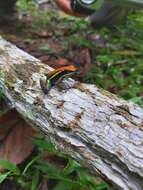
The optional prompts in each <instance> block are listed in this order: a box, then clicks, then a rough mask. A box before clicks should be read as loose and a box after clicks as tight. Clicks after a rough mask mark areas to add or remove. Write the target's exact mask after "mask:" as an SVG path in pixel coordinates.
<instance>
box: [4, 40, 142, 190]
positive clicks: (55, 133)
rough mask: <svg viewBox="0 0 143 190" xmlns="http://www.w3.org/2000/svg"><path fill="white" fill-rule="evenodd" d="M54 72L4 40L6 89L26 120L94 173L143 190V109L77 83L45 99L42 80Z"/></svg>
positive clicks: (121, 187)
mask: <svg viewBox="0 0 143 190" xmlns="http://www.w3.org/2000/svg"><path fill="white" fill-rule="evenodd" d="M49 70H51V68H50V67H48V66H47V65H44V64H42V63H41V62H40V61H39V60H37V59H36V58H34V57H32V56H30V55H29V54H27V53H25V52H23V51H22V50H20V49H18V48H17V47H15V46H14V45H12V44H10V43H8V42H6V41H5V40H3V39H0V88H1V89H2V91H3V92H4V94H5V96H6V97H7V99H9V101H10V102H11V104H12V106H13V107H15V108H16V110H17V111H18V112H19V113H20V114H21V115H22V116H23V118H25V119H26V120H27V121H28V122H29V124H31V125H35V126H37V127H39V128H40V129H41V130H42V131H43V132H44V133H45V135H46V136H48V137H50V138H51V140H52V142H53V143H55V144H56V145H57V147H58V148H60V149H62V150H63V151H64V152H65V153H66V154H68V155H70V156H72V157H73V158H74V159H75V160H77V161H78V162H80V163H81V164H83V165H84V166H86V167H87V168H88V169H89V170H90V172H92V173H93V174H96V173H98V174H100V175H101V176H103V177H105V178H107V179H108V180H110V181H112V183H113V184H114V185H115V186H116V187H117V188H118V189H124V190H128V189H132V190H142V189H143V108H141V107H139V106H137V105H135V104H133V103H129V102H127V101H124V100H122V99H120V98H118V97H117V96H115V95H113V94H111V93H109V92H106V91H104V90H102V89H99V88H97V87H96V86H95V85H88V84H81V83H78V82H75V81H73V80H72V79H71V80H69V81H68V83H69V84H70V85H71V88H70V89H68V90H66V89H65V90H64V89H62V90H61V89H57V88H53V89H52V90H51V91H50V92H49V94H48V95H44V94H43V92H42V90H41V88H40V85H39V79H40V78H41V77H43V76H44V73H47V72H48V71H49Z"/></svg>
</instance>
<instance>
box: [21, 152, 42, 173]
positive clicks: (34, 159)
mask: <svg viewBox="0 0 143 190" xmlns="http://www.w3.org/2000/svg"><path fill="white" fill-rule="evenodd" d="M38 159H39V156H36V157H35V158H33V159H32V160H31V161H30V162H28V164H27V165H26V167H25V168H24V170H23V172H22V175H25V174H26V172H27V170H28V169H29V168H30V166H31V165H32V164H33V163H34V162H36V161H37V160H38Z"/></svg>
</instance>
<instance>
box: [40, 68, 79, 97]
mask: <svg viewBox="0 0 143 190" xmlns="http://www.w3.org/2000/svg"><path fill="white" fill-rule="evenodd" d="M78 73H79V70H78V68H77V67H76V66H74V65H69V66H64V67H60V68H58V69H55V70H54V71H51V72H49V73H48V74H47V75H46V77H47V78H46V81H43V80H40V85H41V88H42V90H43V92H44V93H45V94H48V92H49V91H50V89H51V88H52V87H53V86H57V85H58V84H59V83H61V82H62V80H63V79H65V78H69V77H71V76H73V75H74V74H78Z"/></svg>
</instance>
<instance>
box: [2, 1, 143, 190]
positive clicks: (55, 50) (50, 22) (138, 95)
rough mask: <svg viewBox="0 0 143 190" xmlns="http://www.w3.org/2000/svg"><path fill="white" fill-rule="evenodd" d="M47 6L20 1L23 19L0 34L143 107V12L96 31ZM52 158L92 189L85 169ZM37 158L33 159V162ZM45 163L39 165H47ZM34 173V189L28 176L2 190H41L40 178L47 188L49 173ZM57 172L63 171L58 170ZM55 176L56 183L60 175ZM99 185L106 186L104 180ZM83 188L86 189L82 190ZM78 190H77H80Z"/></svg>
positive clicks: (55, 66) (39, 56) (80, 184)
mask: <svg viewBox="0 0 143 190" xmlns="http://www.w3.org/2000/svg"><path fill="white" fill-rule="evenodd" d="M48 6H49V9H48V12H47V11H43V8H41V10H40V9H38V8H37V7H36V6H35V5H33V3H30V2H29V3H28V4H26V3H24V0H21V1H19V4H18V7H19V11H20V15H21V16H20V21H19V22H16V23H11V24H10V25H8V24H7V23H5V24H4V25H3V26H1V28H0V35H1V36H3V37H4V38H5V39H7V40H8V41H11V42H12V43H14V44H16V45H17V46H18V47H19V48H21V49H23V50H24V51H26V52H28V53H30V54H31V55H33V56H35V57H37V58H38V59H40V60H41V61H42V62H44V63H45V64H48V65H49V66H51V67H53V68H58V67H61V66H64V65H69V64H75V65H77V64H78V65H80V66H81V73H80V75H79V77H78V80H80V81H83V82H86V83H93V84H96V85H98V86H99V87H101V88H104V89H106V90H108V91H110V92H112V93H115V94H117V95H118V96H120V97H123V98H124V99H127V100H129V101H133V102H135V103H137V104H140V105H143V13H142V12H138V13H134V14H130V15H129V16H128V18H127V20H126V21H125V22H124V23H123V24H122V25H120V26H116V27H114V28H112V29H107V28H102V29H101V30H97V29H94V28H92V27H90V26H89V24H88V23H87V21H86V20H83V19H76V18H73V17H69V16H67V15H64V14H63V13H62V12H60V11H59V10H58V9H57V8H56V7H55V6H54V7H53V5H52V7H51V4H50V5H48ZM44 9H45V8H44ZM1 104H2V102H1ZM36 144H37V146H38V147H40V149H43V152H44V154H45V149H44V148H43V147H44V145H45V144H46V142H44V143H43V141H42V142H41V141H37V142H36ZM43 144H44V145H43ZM48 146H49V147H48ZM46 147H48V148H49V150H51V145H49V144H46ZM46 151H47V150H46ZM54 151H55V150H54V149H53V152H54ZM43 152H42V153H43ZM34 154H35V153H34ZM54 154H55V153H54ZM47 157H48V158H47V160H50V161H51V160H52V161H53V160H54V164H55V165H58V166H60V167H61V168H62V167H65V165H66V169H67V172H69V173H70V172H71V171H72V172H71V173H70V177H71V176H72V175H73V171H76V172H77V173H78V172H79V171H80V175H79V176H80V180H81V181H78V182H79V184H76V183H75V184H74V186H75V187H76V185H77V186H78V185H79V186H81V189H82V190H88V188H87V187H88V186H89V184H88V183H89V181H90V183H91V180H89V181H88V175H86V180H85V176H84V175H85V174H84V173H83V168H80V166H79V165H78V164H76V163H75V162H74V161H72V160H70V159H69V158H66V159H59V158H57V157H56V156H54V157H53V156H52V157H49V156H47ZM35 158H36V157H34V158H32V161H33V160H34V159H35ZM30 163H31V161H30ZM33 163H34V161H33ZM28 164H29V162H28ZM42 164H43V163H42ZM42 164H41V165H40V167H41V168H42V166H43V167H45V165H42ZM31 165H32V163H31ZM26 167H27V165H26ZM28 167H29V166H28ZM34 167H35V165H34V166H33V168H34ZM46 167H47V168H48V169H49V168H50V172H51V171H52V172H53V173H57V170H56V169H55V168H54V167H53V165H46ZM48 169H47V171H49V170H48ZM27 170H28V169H27ZM27 170H26V171H25V173H26V172H27ZM34 171H35V175H34V178H32V181H33V183H32V184H34V185H31V186H30V185H29V182H26V180H27V177H26V178H25V176H22V177H17V178H14V179H15V183H17V184H20V186H21V187H22V188H20V187H19V186H18V188H16V187H14V186H13V185H12V184H13V182H11V180H10V181H8V183H7V184H6V185H5V184H4V185H5V186H4V187H3V190H6V187H7V189H9V188H10V187H12V186H13V189H12V188H11V189H12V190H21V189H26V187H27V189H26V190H37V189H36V186H38V184H37V183H36V182H35V181H36V180H37V181H39V178H42V180H41V181H42V182H41V183H40V184H41V186H40V185H39V188H38V190H46V188H47V180H46V179H45V175H43V176H44V177H41V176H40V174H39V173H37V170H35V168H34ZM38 171H39V170H38ZM40 172H41V171H40ZM58 172H59V173H60V171H59V170H58ZM31 173H33V171H29V173H26V175H27V176H29V178H30V175H31ZM53 173H52V174H51V175H53ZM61 175H63V174H62V173H60V177H61ZM39 176H40V177H39ZM56 177H57V178H56V180H55V181H56V183H57V179H58V177H59V176H56ZM60 177H59V178H60ZM66 177H67V176H66ZM0 179H1V176H0ZM96 180H97V179H96ZM27 181H28V180H27ZM83 181H84V183H85V181H86V184H84V183H83ZM97 181H99V182H101V181H100V179H98V180H97ZM67 182H68V183H67ZM71 182H73V180H72V181H70V180H69V178H68V177H67V181H66V182H65V181H64V184H62V183H59V184H58V186H57V187H53V181H52V182H50V183H49V184H50V185H49V184H48V185H49V186H50V189H52V188H53V189H54V190H61V189H60V188H61V187H62V190H64V188H65V190H66V189H68V187H67V185H68V186H69V184H70V183H71ZM91 184H92V183H91ZM98 184H99V183H98ZM82 185H83V186H84V185H85V187H84V188H83V187H82ZM79 186H78V187H79ZM92 186H93V187H92ZM29 187H30V188H29ZM66 187H67V188H66ZM34 188H35V189H34ZM58 188H59V189H58ZM73 189H75V190H77V188H73ZM79 189H80V188H78V190H79ZM90 189H92V190H103V189H104V190H105V189H111V187H110V188H108V185H106V184H105V183H104V182H101V183H100V186H97V187H96V188H95V186H94V185H93V184H92V185H91V188H90Z"/></svg>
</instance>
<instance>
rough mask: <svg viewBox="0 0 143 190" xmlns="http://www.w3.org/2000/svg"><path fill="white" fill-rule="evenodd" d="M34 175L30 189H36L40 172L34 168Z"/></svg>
mask: <svg viewBox="0 0 143 190" xmlns="http://www.w3.org/2000/svg"><path fill="white" fill-rule="evenodd" d="M34 172H35V173H34V175H33V176H32V184H31V190H36V189H37V186H38V183H39V178H40V172H39V171H37V170H35V171H34Z"/></svg>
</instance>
